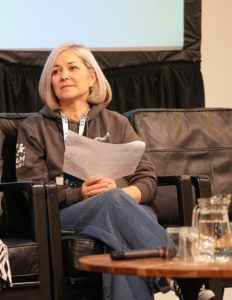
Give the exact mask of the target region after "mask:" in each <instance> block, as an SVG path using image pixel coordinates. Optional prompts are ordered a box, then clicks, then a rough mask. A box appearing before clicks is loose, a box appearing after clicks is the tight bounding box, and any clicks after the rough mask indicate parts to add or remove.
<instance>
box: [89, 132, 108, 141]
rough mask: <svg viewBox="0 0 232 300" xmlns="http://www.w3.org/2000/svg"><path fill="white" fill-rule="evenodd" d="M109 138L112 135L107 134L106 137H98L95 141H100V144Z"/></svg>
mask: <svg viewBox="0 0 232 300" xmlns="http://www.w3.org/2000/svg"><path fill="white" fill-rule="evenodd" d="M109 136H110V133H109V132H107V133H106V135H105V136H103V137H100V136H97V137H95V138H94V139H93V140H94V141H98V142H104V141H106V140H107V138H109Z"/></svg>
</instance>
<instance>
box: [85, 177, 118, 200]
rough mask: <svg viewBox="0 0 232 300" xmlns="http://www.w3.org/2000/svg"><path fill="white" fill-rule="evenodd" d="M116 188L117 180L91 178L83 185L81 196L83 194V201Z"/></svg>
mask: <svg viewBox="0 0 232 300" xmlns="http://www.w3.org/2000/svg"><path fill="white" fill-rule="evenodd" d="M116 187H117V185H116V182H115V180H113V179H111V178H105V177H99V176H95V177H91V178H90V179H88V180H86V181H85V182H84V183H83V184H82V187H81V194H82V197H83V199H87V198H89V197H92V196H94V195H97V194H100V193H103V192H105V191H108V190H110V189H114V188H116Z"/></svg>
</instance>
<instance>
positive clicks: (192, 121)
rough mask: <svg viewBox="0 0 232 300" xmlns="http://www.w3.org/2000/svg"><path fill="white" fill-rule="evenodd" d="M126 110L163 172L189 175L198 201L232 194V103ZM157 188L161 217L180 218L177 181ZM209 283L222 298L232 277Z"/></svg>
mask: <svg viewBox="0 0 232 300" xmlns="http://www.w3.org/2000/svg"><path fill="white" fill-rule="evenodd" d="M126 115H127V116H128V117H129V118H130V121H131V124H132V125H133V127H134V129H135V131H136V132H137V134H138V135H139V136H140V137H141V139H143V140H144V141H145V142H146V152H147V154H148V156H149V157H150V159H151V161H152V162H153V163H154V165H155V166H156V173H157V175H158V176H166V175H173V174H175V175H180V174H187V175H189V176H190V178H191V182H192V197H193V201H194V202H196V201H197V198H199V197H209V196H211V195H214V194H223V193H225V194H232V185H231V174H232V134H231V132H232V109H230V108H199V109H137V110H133V111H130V112H128V113H127V114H126ZM201 174H202V175H201ZM158 189H159V193H158V197H157V199H156V203H157V209H156V210H157V214H158V218H159V221H160V223H161V224H167V223H168V224H167V225H168V226H170V224H176V223H177V222H178V219H179V216H180V212H179V210H178V209H177V203H178V201H177V199H176V193H174V191H173V187H166V188H165V189H163V188H162V187H161V188H160V187H158ZM187 200H188V196H187V195H185V197H184V203H182V204H181V205H180V207H181V206H182V209H183V210H184V211H186V209H187V211H188V217H187V218H189V219H185V222H184V223H185V224H189V223H191V220H190V218H191V210H189V209H190V207H186V205H188V201H187ZM167 208H168V209H167ZM229 218H230V220H232V204H231V205H230V209H229ZM209 285H210V288H211V289H212V290H214V292H215V294H216V297H215V299H217V300H222V299H223V291H224V288H225V287H231V286H232V280H229V279H228V280H225V279H215V280H210V282H209Z"/></svg>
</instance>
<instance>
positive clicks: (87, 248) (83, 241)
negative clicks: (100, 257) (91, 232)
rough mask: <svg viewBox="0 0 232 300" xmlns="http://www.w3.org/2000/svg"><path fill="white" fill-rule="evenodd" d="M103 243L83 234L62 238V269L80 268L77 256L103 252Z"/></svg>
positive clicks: (72, 269) (69, 270) (70, 270)
mask: <svg viewBox="0 0 232 300" xmlns="http://www.w3.org/2000/svg"><path fill="white" fill-rule="evenodd" d="M103 247H104V246H103V243H102V242H100V241H99V240H95V239H93V238H91V237H88V236H85V235H77V236H75V238H70V239H69V238H67V237H66V238H65V239H63V240H62V250H63V261H64V269H65V271H66V272H67V271H68V272H72V271H74V270H80V266H79V258H80V257H82V256H86V255H93V254H101V253H104V248H103Z"/></svg>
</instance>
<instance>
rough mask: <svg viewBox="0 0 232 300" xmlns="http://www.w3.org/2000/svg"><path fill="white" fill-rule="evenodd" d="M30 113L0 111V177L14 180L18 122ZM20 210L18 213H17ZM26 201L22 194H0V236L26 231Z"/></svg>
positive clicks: (2, 180)
mask: <svg viewBox="0 0 232 300" xmlns="http://www.w3.org/2000/svg"><path fill="white" fill-rule="evenodd" d="M29 115H31V114H30V113H0V178H1V182H14V181H16V174H15V150H16V141H17V131H18V127H19V125H20V123H21V122H22V121H23V120H24V119H25V118H26V117H27V116H29ZM19 212H20V213H19ZM27 213H28V212H27V203H26V200H25V197H24V195H22V194H20V193H17V195H16V193H15V192H13V193H12V192H10V191H9V192H5V193H4V195H3V194H1V195H0V237H2V236H4V235H9V234H10V235H11V234H12V235H17V234H19V235H20V234H21V233H22V232H24V233H25V234H26V232H28V227H29V224H28V218H27V217H26V215H27Z"/></svg>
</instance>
